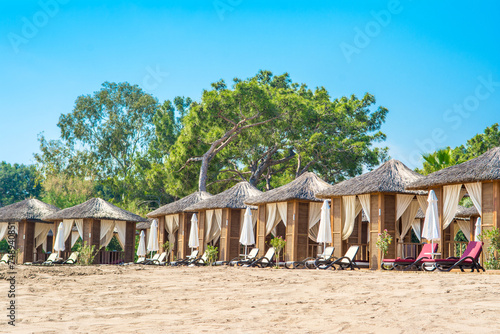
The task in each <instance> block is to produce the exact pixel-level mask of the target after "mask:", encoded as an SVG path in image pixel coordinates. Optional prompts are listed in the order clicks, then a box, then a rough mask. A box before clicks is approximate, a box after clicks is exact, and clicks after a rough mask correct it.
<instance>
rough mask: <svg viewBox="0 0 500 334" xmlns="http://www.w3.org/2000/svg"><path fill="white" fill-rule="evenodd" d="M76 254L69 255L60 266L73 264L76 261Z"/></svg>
mask: <svg viewBox="0 0 500 334" xmlns="http://www.w3.org/2000/svg"><path fill="white" fill-rule="evenodd" d="M78 255H79V253H78V252H73V253H71V255H70V256H69V257H68V259H67V260H66V261H64V262H63V263H62V264H75V263H76V261H77V260H78Z"/></svg>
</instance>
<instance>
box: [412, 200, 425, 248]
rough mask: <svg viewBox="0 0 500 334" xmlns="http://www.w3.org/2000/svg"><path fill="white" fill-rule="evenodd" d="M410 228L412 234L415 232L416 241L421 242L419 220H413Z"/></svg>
mask: <svg viewBox="0 0 500 334" xmlns="http://www.w3.org/2000/svg"><path fill="white" fill-rule="evenodd" d="M419 204H420V203H419ZM411 228H412V229H413V232H415V234H416V235H417V238H418V241H422V236H421V234H422V229H421V227H420V219H415V220H414V221H413V223H412V224H411Z"/></svg>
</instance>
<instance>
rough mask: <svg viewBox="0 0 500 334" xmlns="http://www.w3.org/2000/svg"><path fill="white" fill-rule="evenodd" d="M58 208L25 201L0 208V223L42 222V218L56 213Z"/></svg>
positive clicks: (28, 200)
mask: <svg viewBox="0 0 500 334" xmlns="http://www.w3.org/2000/svg"><path fill="white" fill-rule="evenodd" d="M58 210H59V208H57V207H55V206H53V205H50V204H47V203H44V202H42V201H39V200H37V199H34V198H31V199H25V200H24V201H21V202H17V203H14V204H11V205H7V206H4V207H2V208H0V222H11V223H13V222H19V221H21V220H29V221H40V222H41V221H43V219H42V218H43V217H44V216H47V215H49V214H52V213H54V212H56V211H58Z"/></svg>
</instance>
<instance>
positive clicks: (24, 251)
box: [16, 220, 35, 263]
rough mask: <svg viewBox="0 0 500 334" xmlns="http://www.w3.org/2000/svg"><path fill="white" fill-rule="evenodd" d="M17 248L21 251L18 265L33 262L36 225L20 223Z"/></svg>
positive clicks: (18, 256)
mask: <svg viewBox="0 0 500 334" xmlns="http://www.w3.org/2000/svg"><path fill="white" fill-rule="evenodd" d="M17 232H18V234H17V242H16V248H17V249H19V253H18V255H17V263H25V262H33V244H34V239H35V223H33V222H28V221H26V220H23V221H20V222H19V223H18V229H17Z"/></svg>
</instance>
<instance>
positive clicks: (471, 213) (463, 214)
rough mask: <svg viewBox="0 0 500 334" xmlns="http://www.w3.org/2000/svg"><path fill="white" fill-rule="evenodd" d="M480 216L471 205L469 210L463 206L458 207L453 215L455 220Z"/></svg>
mask: <svg viewBox="0 0 500 334" xmlns="http://www.w3.org/2000/svg"><path fill="white" fill-rule="evenodd" d="M479 216H480V214H479V212H478V211H477V209H476V207H475V206H474V205H473V206H471V207H470V208H466V207H465V206H461V205H459V206H458V210H457V213H456V214H455V217H456V218H469V217H479Z"/></svg>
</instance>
